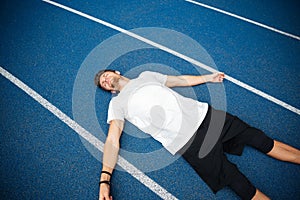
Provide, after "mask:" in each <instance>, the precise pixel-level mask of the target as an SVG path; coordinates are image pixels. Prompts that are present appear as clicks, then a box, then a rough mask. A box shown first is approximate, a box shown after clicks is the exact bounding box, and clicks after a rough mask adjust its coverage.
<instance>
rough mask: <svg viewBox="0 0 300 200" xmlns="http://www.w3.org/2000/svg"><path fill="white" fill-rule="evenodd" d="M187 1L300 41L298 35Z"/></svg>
mask: <svg viewBox="0 0 300 200" xmlns="http://www.w3.org/2000/svg"><path fill="white" fill-rule="evenodd" d="M185 1H186V2H190V3H193V4H196V5H198V6H202V7H204V8H208V9H211V10H214V11H217V12H219V13H223V14H225V15H228V16H231V17H234V18H237V19H240V20H243V21H246V22H248V23H251V24H254V25H257V26H260V27H262V28H265V29H268V30H271V31H274V32H277V33H280V34H282V35H285V36H288V37H291V38H294V39H296V40H300V37H299V36H297V35H293V34H291V33H287V32H284V31H281V30H278V29H276V28H273V27H271V26H267V25H265V24H262V23H259V22H256V21H253V20H251V19H247V18H245V17H241V16H239V15H236V14H233V13H230V12H227V11H224V10H221V9H219V8H215V7H212V6H209V5H206V4H203V3H200V2H197V1H193V0H185Z"/></svg>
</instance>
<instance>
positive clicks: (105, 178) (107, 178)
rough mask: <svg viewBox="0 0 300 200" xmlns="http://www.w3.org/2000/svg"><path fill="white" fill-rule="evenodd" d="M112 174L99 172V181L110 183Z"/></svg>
mask: <svg viewBox="0 0 300 200" xmlns="http://www.w3.org/2000/svg"><path fill="white" fill-rule="evenodd" d="M111 176H112V174H111V173H110V172H108V171H101V177H100V181H110V179H111Z"/></svg>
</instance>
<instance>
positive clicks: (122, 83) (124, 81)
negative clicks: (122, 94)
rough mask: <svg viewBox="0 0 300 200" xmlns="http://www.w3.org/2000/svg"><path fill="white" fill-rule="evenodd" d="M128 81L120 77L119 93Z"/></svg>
mask: <svg viewBox="0 0 300 200" xmlns="http://www.w3.org/2000/svg"><path fill="white" fill-rule="evenodd" d="M129 81H130V79H128V78H126V77H124V76H121V78H120V80H119V86H120V88H119V91H121V90H122V89H123V88H124V87H125V86H126V85H127V83H129Z"/></svg>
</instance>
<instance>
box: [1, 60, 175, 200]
mask: <svg viewBox="0 0 300 200" xmlns="http://www.w3.org/2000/svg"><path fill="white" fill-rule="evenodd" d="M0 73H1V75H2V76H4V77H5V78H7V79H8V80H9V81H11V82H12V83H13V84H15V85H16V86H17V87H19V88H20V89H21V90H23V91H24V92H25V93H27V94H28V95H29V96H30V97H32V98H33V99H34V100H36V101H37V102H38V103H40V104H41V105H42V106H43V107H45V108H46V109H47V110H49V111H50V112H51V113H52V114H54V115H55V116H56V117H57V118H59V119H60V120H61V121H63V122H64V123H65V124H66V125H68V126H69V127H70V128H71V129H73V130H74V131H75V132H76V133H78V135H80V136H81V137H82V138H84V139H85V140H86V141H88V142H89V143H91V144H92V145H93V146H95V147H96V148H97V149H98V150H99V151H102V152H103V147H104V144H103V142H101V141H100V140H98V139H97V138H96V137H95V136H94V135H92V134H91V133H89V132H88V131H87V130H85V129H84V128H83V127H82V126H80V125H79V124H78V123H77V122H75V121H74V120H73V119H71V118H70V117H69V116H67V115H66V114H65V113H63V112H62V111H61V110H59V109H58V108H57V107H55V106H54V105H53V104H52V103H50V102H49V101H48V100H46V99H45V98H44V97H42V96H41V95H40V94H38V93H37V92H36V91H34V90H33V89H31V88H30V87H29V86H27V85H26V84H25V83H23V82H22V81H21V80H19V79H18V78H16V77H15V76H13V75H12V74H11V73H9V72H8V71H7V70H5V69H4V68H2V67H1V66H0ZM118 165H119V166H120V167H122V168H123V169H124V170H126V171H127V172H128V173H130V174H131V175H132V176H133V177H134V178H136V179H137V180H139V181H140V182H141V183H142V184H144V185H145V186H146V187H148V188H149V189H150V190H152V191H153V192H154V193H156V194H157V195H158V196H160V197H161V198H162V199H177V198H176V197H175V196H173V195H172V194H171V193H169V192H168V191H167V190H166V189H164V188H163V187H161V186H160V185H159V184H157V183H156V182H155V181H153V180H152V179H151V178H149V177H148V176H147V175H145V174H144V173H143V172H142V171H140V170H139V169H137V168H136V167H135V166H134V165H132V164H131V163H129V162H128V161H127V160H126V159H125V158H123V157H122V156H119V158H118Z"/></svg>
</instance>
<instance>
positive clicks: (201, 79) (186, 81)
mask: <svg viewBox="0 0 300 200" xmlns="http://www.w3.org/2000/svg"><path fill="white" fill-rule="evenodd" d="M224 77H225V75H224V73H222V72H217V73H213V74H208V75H202V76H190V75H182V76H168V77H167V81H166V83H165V85H166V86H167V87H184V86H194V85H200V84H203V83H207V82H212V83H219V82H222V81H223V79H224Z"/></svg>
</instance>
